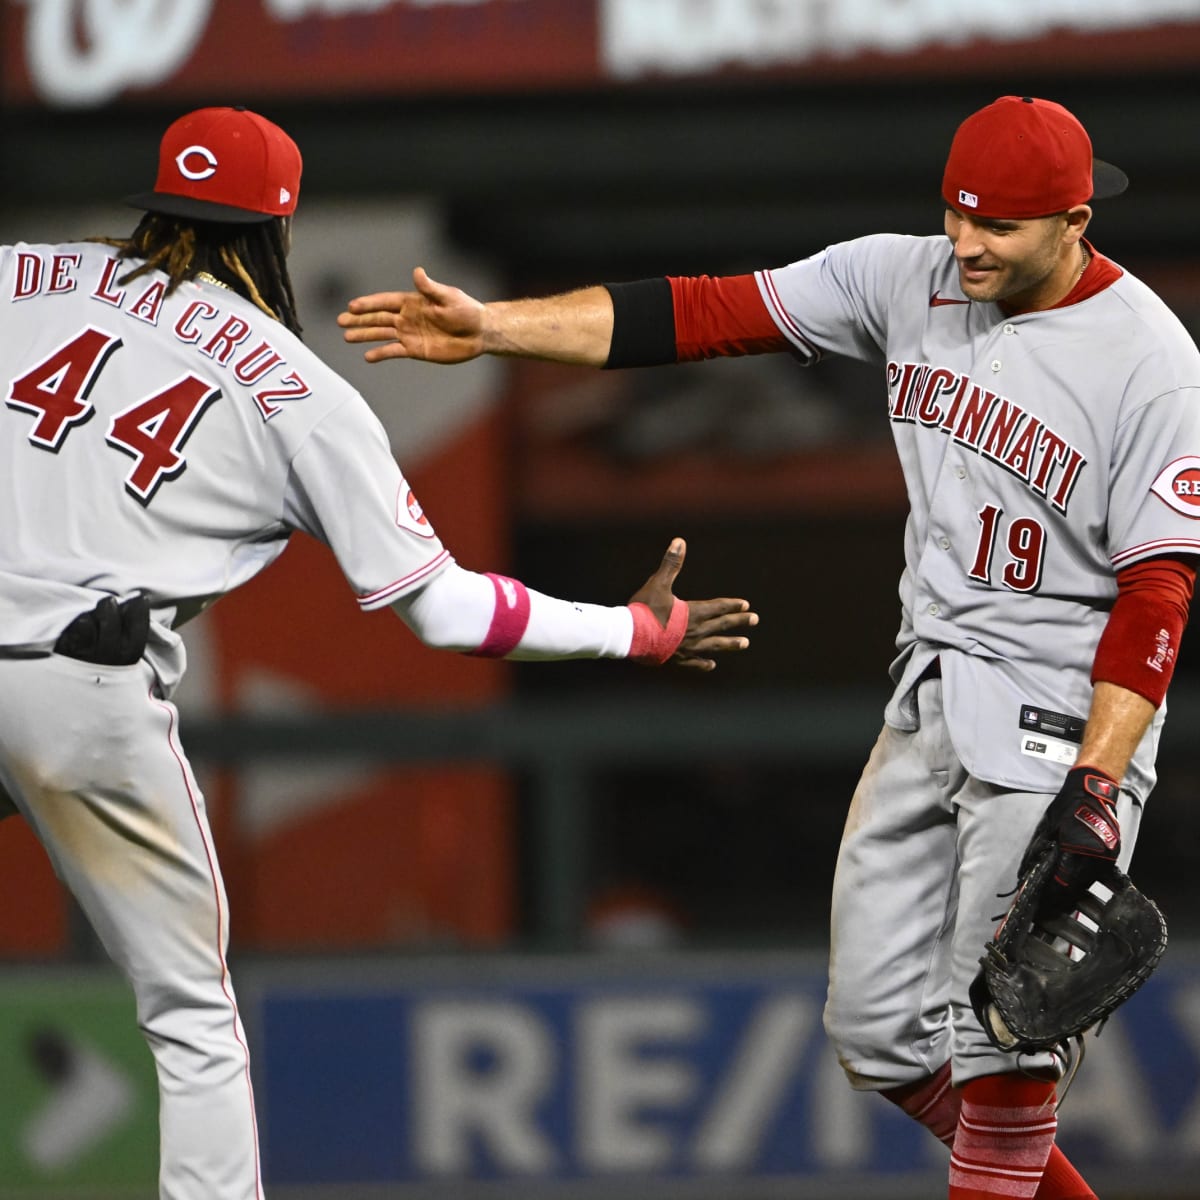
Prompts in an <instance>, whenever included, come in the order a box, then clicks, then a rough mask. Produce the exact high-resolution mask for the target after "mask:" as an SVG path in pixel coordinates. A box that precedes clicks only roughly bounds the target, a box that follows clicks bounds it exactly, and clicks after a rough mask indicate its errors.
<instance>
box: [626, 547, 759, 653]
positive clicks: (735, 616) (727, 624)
mask: <svg viewBox="0 0 1200 1200" xmlns="http://www.w3.org/2000/svg"><path fill="white" fill-rule="evenodd" d="M686 554H687V543H686V542H685V541H684V540H683V538H676V539H675V540H674V541H673V542H672V543H671V544H670V545H669V546H668V547H667V552H666V553H665V554H664V555H663V558H662V562H661V563H659V565H658V570H656V571H655V572H654V574H653V575H651V576H650V578H649V579H647V580H646V582H645V583H644V584H643V585H642V586H641V587H640V588H639V589H638V590H637V591H636V592H635V593H634V594H633V595H632V596H631V597H630V600H629V602H630V604H644V605H646V606H647V607H648V608H649V609H650V611H651V612H652V613H653V614H654V616H655V617H656V618H657V620H658V623H659V624H660V625H661V626H662V627H663V628H664V629H665V628H666V627H667V622H668V621H669V620H670V617H671V610H672V609H673V608H674V606H675V596H674V593H673V590H672V589H673V587H674V584H675V579H676V577H677V576H678V575H679V572H680V570H681V569H682V568H683V560H684V557H685V556H686ZM686 604H687V608H688V623H687V632H686V633H685V634H684V635H683V641H681V642H680V643H679V648H678V649H677V650H676V651H675V653H674V655H673V656H672V658H671V661H672V662H675V663H678V664H679V665H680V666H681V667H690V668H693V669H695V670H698V671H711V670H713V668H715V667H716V665H717V664H716V662H715V661H714V660H713V659H711V658H709V657H708V655H710V654H724V653H728V652H730V651H733V650H745V649H747V648H748V647H749V645H750V639H749V638H748V637H740V636H730V632H731V631H732V630H738V629H752V628H753V627H754V626H755V625H757V624H758V614H757V613H753V612H751V611H750V604H749V602H748V601H746V600H735V599H728V598H723V599H718V600H688V601H686Z"/></svg>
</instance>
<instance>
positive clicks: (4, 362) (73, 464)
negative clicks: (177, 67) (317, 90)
mask: <svg viewBox="0 0 1200 1200" xmlns="http://www.w3.org/2000/svg"><path fill="white" fill-rule="evenodd" d="M300 173H301V158H300V153H299V151H298V150H297V148H296V146H295V144H294V143H293V142H292V140H291V138H289V137H288V136H287V134H286V133H284V131H283V130H281V129H280V128H278V126H276V125H273V124H272V123H271V122H269V121H267V120H265V119H263V118H262V117H260V116H258V115H257V114H255V113H252V112H247V111H245V110H243V109H233V108H212V109H202V110H199V111H197V112H193V113H189V114H187V115H186V116H184V117H182V118H180V119H179V120H178V121H176V122H174V123H173V124H172V125H171V126H170V128H169V129H168V130H167V131H166V133H165V134H164V136H163V138H162V142H161V146H160V154H159V164H158V176H157V180H156V183H155V186H154V189H153V190H152V191H151V192H148V193H145V194H143V195H141V196H138V197H133V198H131V203H133V204H134V205H135V206H136V207H140V208H142V209H144V210H146V212H145V216H144V217H143V219H142V220H141V222H140V224H138V226H137V228H136V229H135V231H134V232H133V234H132V236H130V237H128V238H123V239H118V240H105V241H89V242H80V243H74V244H58V245H41V244H17V245H13V246H2V247H0V303H2V304H3V305H4V309H3V313H2V314H0V321H2V322H3V326H4V337H3V338H2V339H0V379H2V380H3V383H2V385H0V386H2V387H3V389H4V390H3V406H0V496H2V498H3V503H4V508H5V511H6V512H7V514H8V516H7V518H6V519H5V520H4V521H2V522H0V617H2V619H0V815H9V814H10V813H11V812H12V811H13V810H14V809H15V811H17V812H19V813H20V814H21V815H22V816H24V818H25V819H26V821H28V823H29V825H30V826H31V827H32V828H33V830H34V831H35V832H36V834H37V836H38V837H39V838H40V839H41V842H42V844H43V845H44V846H45V849H46V851H47V853H48V854H49V856H50V859H51V861H52V862H53V864H54V867H55V869H56V870H57V872H58V875H59V876H60V878H61V879H62V880H63V881H64V883H65V884H66V885H67V886H68V887H69V888H70V890H71V892H72V893H73V894H74V896H75V898H76V899H77V900H78V902H79V904H80V905H81V906H82V908H83V909H84V911H85V912H86V913H87V915H88V917H89V918H90V920H91V922H92V924H93V925H94V927H95V929H96V932H97V934H98V935H99V937H100V938H101V939H102V941H103V943H104V945H105V947H106V948H107V950H108V952H109V953H110V954H111V956H112V958H113V960H114V961H115V962H116V963H117V964H118V965H119V966H120V968H121V969H122V970H123V971H124V972H125V974H126V976H127V977H128V979H129V981H130V982H131V984H132V986H133V989H134V992H135V995H136V1002H137V1013H138V1021H139V1024H140V1026H141V1028H142V1031H143V1032H144V1034H145V1037H146V1040H147V1042H148V1044H149V1046H150V1049H151V1051H152V1052H153V1055H154V1058H155V1061H156V1065H157V1070H158V1077H159V1083H160V1096H161V1131H162V1137H161V1171H160V1179H161V1195H162V1196H163V1197H169V1198H170V1200H217V1198H220V1200H253V1198H255V1197H259V1196H261V1195H262V1183H261V1172H260V1170H259V1158H258V1141H257V1134H256V1131H255V1120H254V1105H253V1098H252V1095H251V1088H250V1072H249V1060H248V1055H247V1050H246V1043H245V1035H244V1033H243V1028H242V1022H241V1019H240V1017H239V1014H238V1007H237V1003H236V1000H235V994H234V990H233V986H232V984H231V982H230V973H229V968H228V964H227V961H226V951H227V943H228V929H229V925H228V914H227V911H226V897H225V892H224V888H223V885H222V881H221V873H220V869H219V867H218V864H217V858H216V855H215V853H214V849H213V841H212V837H211V834H210V830H209V823H208V819H207V817H206V815H205V807H204V799H203V797H202V796H201V793H200V789H199V788H198V787H197V786H196V780H195V777H194V775H193V773H192V770H191V768H190V767H189V765H188V760H187V757H186V755H185V753H184V751H183V749H182V747H181V744H180V739H179V729H178V721H177V712H176V709H175V708H174V706H173V705H172V703H171V696H172V693H173V691H174V689H175V687H176V685H177V683H178V682H179V679H180V677H181V675H182V673H183V670H184V649H183V644H182V642H181V640H180V635H179V633H178V632H177V630H178V628H179V626H180V625H181V624H182V623H183V622H184V621H186V620H187V619H188V618H189V617H190V616H193V615H195V614H196V613H198V612H199V611H201V610H202V609H203V608H204V607H205V606H206V605H208V604H210V603H212V602H213V601H214V600H216V599H217V598H218V597H220V596H221V595H223V594H224V593H226V592H228V591H230V590H231V589H233V588H235V587H237V586H238V585H239V584H242V583H245V582H246V581H247V580H248V579H250V578H251V577H253V576H254V575H255V574H256V573H257V572H258V571H260V570H261V569H262V568H263V567H265V566H267V565H268V564H269V563H271V562H272V561H273V560H274V559H275V558H276V557H277V556H278V555H279V554H280V553H281V552H282V551H283V549H284V547H285V546H286V544H287V541H288V538H289V536H290V535H291V533H292V532H293V531H295V530H304V531H306V532H307V533H309V534H311V535H312V536H314V537H316V538H318V539H320V540H321V541H323V542H325V543H327V544H328V545H329V546H330V547H331V548H332V550H333V551H334V553H335V555H336V556H337V559H338V562H339V564H340V566H341V568H342V570H343V571H344V573H345V575H346V578H347V579H348V581H349V582H350V584H351V586H352V587H353V588H354V590H355V592H356V593H357V595H358V600H359V604H360V606H361V607H362V608H363V609H364V610H372V609H379V608H383V607H384V606H390V607H391V608H392V609H393V610H394V611H395V612H396V613H397V615H398V616H399V617H400V618H401V619H402V620H403V621H404V622H405V623H406V624H407V625H408V626H409V627H410V628H411V629H412V630H413V632H414V633H415V634H416V635H417V637H419V638H420V639H421V640H422V641H423V642H425V643H427V644H429V645H433V646H438V647H442V648H445V649H447V650H454V651H459V652H463V653H469V654H476V655H482V656H487V657H503V658H513V659H566V658H581V657H592V658H601V657H607V658H631V659H635V660H638V661H642V662H650V663H657V662H664V661H666V660H668V659H671V658H674V659H676V660H677V661H679V662H681V663H683V664H684V665H690V666H694V667H698V668H701V669H708V668H711V666H712V665H713V663H714V660H713V658H712V657H711V655H712V654H714V653H717V652H722V651H730V650H736V649H741V648H743V647H744V646H745V645H746V643H747V639H746V637H745V636H744V635H745V632H746V631H747V630H748V629H749V627H750V626H752V625H753V624H755V622H756V620H757V618H756V617H755V615H754V614H753V613H751V612H750V611H749V609H748V606H747V604H746V602H745V601H743V600H739V599H717V600H708V601H698V602H691V603H686V602H684V601H682V600H676V599H675V598H674V596H673V595H672V591H671V589H672V583H673V581H674V579H675V577H676V575H677V573H678V571H679V569H680V567H681V566H682V563H683V556H684V552H685V546H684V543H683V541H682V540H681V539H676V540H675V541H673V542H672V543H671V545H670V546H669V547H668V550H667V553H666V555H665V556H664V558H663V561H662V564H661V565H660V567H659V568H658V570H657V571H656V572H655V573H654V575H653V576H651V578H650V579H649V580H648V582H647V583H646V585H645V586H644V587H643V588H642V589H641V590H640V591H639V592H638V593H637V594H636V595H635V597H634V599H633V601H632V602H631V603H630V604H629V605H628V606H616V607H606V606H601V605H593V604H581V603H571V602H568V601H564V600H558V599H555V598H553V597H550V596H546V595H542V594H540V593H538V592H536V591H534V590H533V589H531V588H526V587H525V586H524V585H523V584H522V583H521V582H520V581H519V580H516V579H511V578H508V577H506V576H503V575H499V574H478V573H476V572H473V571H470V570H467V569H466V568H464V567H462V566H459V565H458V564H457V563H456V562H455V561H454V559H453V558H452V556H451V554H450V551H449V550H448V549H447V548H446V547H444V546H443V545H442V543H441V542H440V540H439V539H438V536H437V533H436V532H435V530H434V527H433V525H432V523H431V521H430V519H429V517H428V516H427V515H426V514H425V513H424V512H422V510H421V507H420V505H419V503H418V502H417V499H416V497H415V496H414V495H413V492H412V489H411V488H410V487H409V485H408V483H407V482H406V481H405V479H404V476H403V475H402V473H401V471H400V468H399V467H398V466H397V463H396V460H395V459H394V458H393V456H392V453H391V451H390V449H389V447H388V444H387V441H386V438H385V435H384V433H383V429H382V426H381V425H380V423H379V421H378V420H377V419H376V417H375V416H374V415H373V413H372V412H371V410H370V409H369V408H368V406H367V404H366V402H365V401H364V400H363V398H362V397H361V396H360V395H359V394H358V393H357V392H356V391H355V390H354V389H353V388H352V387H350V385H349V384H347V383H346V382H345V381H344V380H342V379H341V378H340V377H339V376H338V375H336V374H335V373H334V372H333V371H332V370H331V369H330V368H329V367H327V366H325V365H324V364H323V363H322V362H321V361H320V360H318V359H317V358H316V356H315V355H313V354H312V353H311V352H310V351H309V350H307V349H306V348H305V346H304V343H303V342H302V341H301V340H300V338H299V336H298V333H299V322H298V321H297V319H296V313H295V305H294V303H293V299H292V288H291V284H290V281H289V277H288V272H287V264H286V256H287V251H288V246H289V244H290V237H291V215H292V213H293V212H294V210H295V208H296V201H297V196H298V194H299V186H300Z"/></svg>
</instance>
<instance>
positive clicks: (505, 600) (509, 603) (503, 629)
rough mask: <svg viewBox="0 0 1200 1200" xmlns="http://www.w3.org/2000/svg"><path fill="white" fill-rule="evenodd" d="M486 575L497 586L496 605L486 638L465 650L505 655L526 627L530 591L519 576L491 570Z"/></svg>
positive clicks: (488, 655)
mask: <svg viewBox="0 0 1200 1200" xmlns="http://www.w3.org/2000/svg"><path fill="white" fill-rule="evenodd" d="M488 578H489V579H490V580H491V581H492V587H494V588H495V589H496V608H495V611H494V612H493V613H492V623H491V626H490V627H489V628H488V631H487V637H485V638H484V639H483V641H482V642H481V643H480V644H479V645H478V646H477V647H476V648H475V649H474V650H470V651H468V653H469V654H471V655H472V656H473V657H475V658H504V657H505V655H508V654H511V653H512V652H513V651H514V650H515V649H516V648H517V646H518V645H519V644H520V642H521V638H523V637H524V636H525V630H526V629H527V628H528V626H529V593H528V592H527V591H526V590H525V585H524V584H523V583H522V582H521V581H520V580H519V579H509V578H508V576H507V575H493V574H492V573H491V572H490V571H489V572H488Z"/></svg>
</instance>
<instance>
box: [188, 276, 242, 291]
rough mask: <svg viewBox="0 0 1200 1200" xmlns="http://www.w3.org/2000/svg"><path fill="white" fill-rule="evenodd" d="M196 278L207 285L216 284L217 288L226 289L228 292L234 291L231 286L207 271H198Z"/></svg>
mask: <svg viewBox="0 0 1200 1200" xmlns="http://www.w3.org/2000/svg"><path fill="white" fill-rule="evenodd" d="M196 278H197V279H200V280H203V281H204V282H205V283H213V284H216V286H217V287H219V288H224V289H225V290H226V291H227V292H232V291H233V288H231V287H230V286H229V284H227V283H224V282H223V281H222V280H220V279H218V278H217V277H216V276H215V275H210V274H209V273H208V272H207V271H197V272H196Z"/></svg>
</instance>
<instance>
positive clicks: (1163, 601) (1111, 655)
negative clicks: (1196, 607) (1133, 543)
mask: <svg viewBox="0 0 1200 1200" xmlns="http://www.w3.org/2000/svg"><path fill="white" fill-rule="evenodd" d="M1195 581H1196V565H1195V560H1194V559H1191V558H1150V559H1145V560H1143V561H1142V562H1138V563H1134V564H1133V565H1132V566H1129V567H1126V568H1125V569H1124V570H1122V571H1118V572H1117V589H1118V590H1117V599H1116V601H1115V602H1114V604H1113V608H1112V612H1111V613H1110V614H1109V618H1108V624H1107V625H1106V626H1105V627H1104V633H1103V634H1101V636H1100V642H1099V644H1098V645H1097V647H1096V657H1095V660H1094V662H1093V664H1092V683H1099V682H1101V681H1103V682H1106V683H1114V684H1116V685H1117V686H1118V687H1123V688H1126V689H1128V690H1129V691H1131V692H1135V693H1137V695H1139V696H1142V697H1144V698H1145V699H1146V700H1149V701H1150V702H1151V704H1153V705H1154V706H1155V707H1156V708H1157V707H1158V706H1159V705H1161V704H1162V702H1163V700H1164V699H1165V698H1166V694H1167V687H1168V685H1169V684H1170V682H1171V675H1172V674H1173V673H1174V670H1175V662H1176V659H1177V657H1178V654H1179V643H1180V640H1181V639H1182V637H1183V630H1184V627H1185V626H1186V625H1187V619H1188V609H1189V607H1190V605H1191V600H1192V591H1193V588H1194V585H1195Z"/></svg>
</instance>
